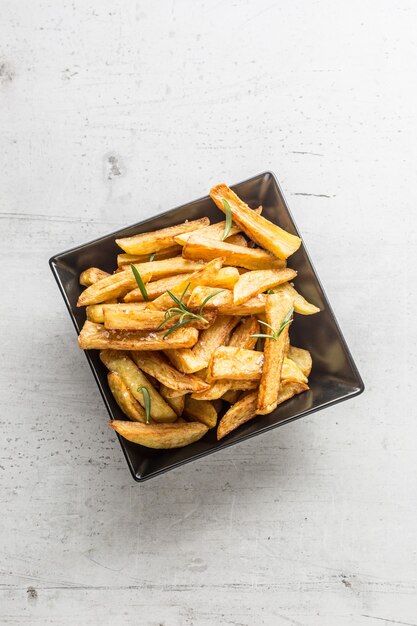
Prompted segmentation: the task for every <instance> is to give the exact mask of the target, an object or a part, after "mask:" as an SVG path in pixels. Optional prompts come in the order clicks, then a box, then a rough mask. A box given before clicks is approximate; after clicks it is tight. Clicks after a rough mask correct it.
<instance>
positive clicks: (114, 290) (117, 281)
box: [77, 270, 152, 306]
mask: <svg viewBox="0 0 417 626" xmlns="http://www.w3.org/2000/svg"><path fill="white" fill-rule="evenodd" d="M151 276H152V274H151V273H150V272H149V271H148V272H141V277H142V280H143V282H144V283H147V282H148V281H149V280H150V279H151ZM135 286H136V280H135V277H134V275H133V272H132V271H131V270H128V271H126V272H118V273H117V274H112V275H111V276H107V278H102V279H101V280H99V281H98V282H97V283H94V284H93V285H90V286H89V287H87V289H85V290H84V291H83V292H82V294H81V295H80V297H79V298H78V302H77V306H86V305H87V304H100V303H101V302H106V301H108V300H112V299H113V298H120V297H122V296H124V295H125V294H126V293H127V292H128V291H130V290H131V289H133V288H134V287H135Z"/></svg>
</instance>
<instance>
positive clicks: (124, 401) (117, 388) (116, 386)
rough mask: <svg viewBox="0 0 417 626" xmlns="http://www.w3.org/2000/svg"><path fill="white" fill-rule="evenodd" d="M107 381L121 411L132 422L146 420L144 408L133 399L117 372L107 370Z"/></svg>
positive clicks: (143, 421)
mask: <svg viewBox="0 0 417 626" xmlns="http://www.w3.org/2000/svg"><path fill="white" fill-rule="evenodd" d="M107 382H108V383H109V387H110V391H111V392H112V394H113V396H114V399H115V400H116V402H117V404H118V405H119V407H120V408H121V409H122V411H123V413H124V414H125V415H127V417H128V418H129V419H131V420H133V421H134V422H142V423H145V422H146V413H145V409H144V408H143V407H142V406H141V405H140V404H139V402H138V401H137V400H136V399H135V397H134V396H133V394H132V393H131V392H130V391H129V388H128V386H127V385H126V383H125V382H124V380H123V378H122V377H121V376H120V375H119V374H118V373H117V372H109V373H108V374H107Z"/></svg>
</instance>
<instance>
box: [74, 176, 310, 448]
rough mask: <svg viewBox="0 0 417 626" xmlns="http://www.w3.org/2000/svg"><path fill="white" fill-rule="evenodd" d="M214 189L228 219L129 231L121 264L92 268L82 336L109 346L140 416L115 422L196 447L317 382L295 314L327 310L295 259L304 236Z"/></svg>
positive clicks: (123, 399) (126, 402)
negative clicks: (308, 292)
mask: <svg viewBox="0 0 417 626" xmlns="http://www.w3.org/2000/svg"><path fill="white" fill-rule="evenodd" d="M210 196H211V198H212V199H213V201H214V202H215V204H216V206H217V207H218V208H219V209H220V210H221V211H223V213H225V217H226V219H225V220H224V221H220V222H217V223H215V224H210V220H209V219H208V218H206V217H205V218H202V219H197V220H192V221H186V222H184V223H183V224H178V225H177V226H171V227H169V228H164V229H162V230H158V231H155V232H148V233H141V234H138V235H134V236H133V237H127V238H123V239H117V240H116V242H117V244H118V245H119V246H120V248H121V249H122V250H123V253H121V254H119V255H118V257H117V270H116V271H115V272H114V273H113V274H109V273H107V272H104V271H103V270H101V269H98V268H96V267H90V268H88V269H86V270H85V271H84V272H82V274H81V276H80V283H81V284H82V285H83V286H85V287H86V288H85V290H84V291H83V292H82V293H81V295H80V297H79V300H78V306H85V307H86V322H85V324H84V326H83V328H82V330H81V333H80V335H79V340H78V341H79V345H80V347H81V348H82V349H83V350H100V358H101V360H102V362H103V363H104V365H105V366H106V368H107V369H108V384H109V388H110V390H111V392H112V394H113V396H114V398H115V400H116V402H117V403H118V405H119V406H120V408H121V410H122V411H123V413H124V414H125V415H126V417H127V418H128V420H112V421H110V423H109V424H110V426H111V427H112V428H113V429H114V430H115V431H117V432H118V433H119V434H120V435H122V436H123V437H125V438H126V439H128V440H129V441H132V442H134V443H137V444H140V445H142V446H147V447H150V448H162V449H164V448H178V447H182V446H186V445H188V444H191V443H193V442H195V441H198V440H199V439H201V437H203V436H204V435H205V434H206V433H207V431H208V430H209V429H211V428H216V427H217V439H219V440H220V439H222V438H223V437H225V436H227V435H228V434H229V433H231V432H232V431H233V430H235V429H236V428H238V427H239V426H241V425H242V424H244V423H245V422H247V421H249V420H251V419H253V418H254V417H255V416H256V415H265V414H268V413H271V412H272V411H274V410H275V409H276V407H277V406H278V405H280V404H281V403H283V402H285V401H286V400H288V399H289V398H292V397H293V396H294V395H296V394H299V393H302V392H304V391H307V390H308V389H309V387H308V376H309V374H310V371H311V367H312V360H311V356H310V353H309V352H308V351H307V350H303V349H302V348H297V347H294V346H292V345H291V344H290V339H289V330H290V325H291V323H292V320H293V315H294V312H295V313H299V314H301V315H311V314H313V313H317V312H318V311H319V309H318V308H317V307H316V306H314V305H313V304H311V303H309V302H307V301H306V300H305V299H304V298H303V296H302V295H301V294H299V293H298V292H297V291H296V289H295V287H294V286H293V284H292V282H291V281H292V280H293V279H294V278H295V277H296V275H297V272H296V271H295V270H293V269H290V268H289V267H287V258H288V257H289V256H290V255H291V254H293V253H294V252H295V251H296V250H297V249H298V248H299V246H300V244H301V240H300V239H299V238H298V237H296V236H295V235H292V234H290V233H288V232H286V231H284V230H282V229H281V228H279V227H278V226H277V225H275V224H273V223H272V222H270V221H269V220H267V219H265V218H264V217H263V216H262V207H259V208H257V209H251V208H250V207H249V206H248V205H247V204H245V202H243V200H241V199H240V198H239V197H238V196H237V195H236V194H235V193H234V192H233V191H232V190H231V189H229V187H227V186H226V185H225V184H220V185H217V186H215V187H213V188H212V189H211V191H210ZM225 407H226V410H225ZM219 414H220V415H222V417H221V418H220V419H219Z"/></svg>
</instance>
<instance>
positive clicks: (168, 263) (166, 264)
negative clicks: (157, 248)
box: [125, 256, 205, 280]
mask: <svg viewBox="0 0 417 626" xmlns="http://www.w3.org/2000/svg"><path fill="white" fill-rule="evenodd" d="M133 265H134V266H135V267H136V269H137V270H138V272H139V274H140V275H141V276H143V274H145V275H147V274H151V276H152V278H153V280H158V279H159V278H166V277H167V276H175V275H177V274H190V273H192V272H196V271H197V270H201V269H202V268H204V266H205V263H203V262H202V261H195V260H190V259H184V258H183V257H182V256H175V257H174V258H172V259H162V260H161V261H148V262H147V263H134V264H133ZM125 271H126V272H128V273H130V274H132V271H131V269H130V268H129V269H128V270H125Z"/></svg>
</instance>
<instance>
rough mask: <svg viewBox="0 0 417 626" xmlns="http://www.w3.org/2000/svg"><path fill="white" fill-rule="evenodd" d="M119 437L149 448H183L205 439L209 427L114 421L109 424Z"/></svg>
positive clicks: (196, 424)
mask: <svg viewBox="0 0 417 626" xmlns="http://www.w3.org/2000/svg"><path fill="white" fill-rule="evenodd" d="M109 426H110V427H111V428H113V430H115V431H116V432H117V433H119V435H121V436H122V437H124V438H125V439H128V440H129V441H132V442H133V443H138V444H140V445H141V446H146V447H147V448H157V449H168V448H183V447H184V446H188V445H189V444H190V443H194V442H195V441H198V440H199V439H201V437H203V436H204V435H205V434H206V432H207V431H208V428H207V426H205V425H204V424H201V423H200V422H179V421H178V420H177V421H176V422H175V424H140V423H139V422H124V421H119V420H113V421H111V422H109Z"/></svg>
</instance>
